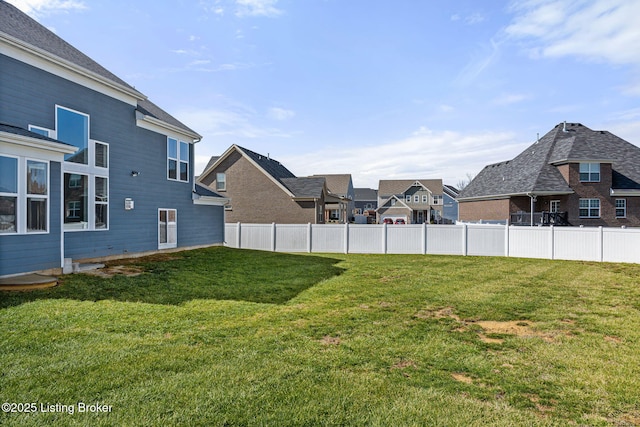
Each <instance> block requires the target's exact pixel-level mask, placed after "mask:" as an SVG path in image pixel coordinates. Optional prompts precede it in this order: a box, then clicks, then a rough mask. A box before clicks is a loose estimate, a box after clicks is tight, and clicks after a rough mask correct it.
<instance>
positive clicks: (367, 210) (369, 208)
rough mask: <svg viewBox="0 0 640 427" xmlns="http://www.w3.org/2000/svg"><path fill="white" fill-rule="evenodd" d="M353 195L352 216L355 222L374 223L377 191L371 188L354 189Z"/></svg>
mask: <svg viewBox="0 0 640 427" xmlns="http://www.w3.org/2000/svg"><path fill="white" fill-rule="evenodd" d="M354 194H355V199H354V209H353V215H354V217H355V220H356V222H362V223H369V224H371V223H375V222H376V208H377V207H378V191H377V190H374V189H373V188H355V189H354Z"/></svg>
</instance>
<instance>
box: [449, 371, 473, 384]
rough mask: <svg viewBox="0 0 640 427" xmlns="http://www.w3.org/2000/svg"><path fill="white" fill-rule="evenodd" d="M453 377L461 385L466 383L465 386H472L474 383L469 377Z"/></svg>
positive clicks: (457, 374)
mask: <svg viewBox="0 0 640 427" xmlns="http://www.w3.org/2000/svg"><path fill="white" fill-rule="evenodd" d="M451 376H452V377H453V379H454V380H456V381H458V382H461V383H465V384H472V383H473V378H471V377H470V376H468V375H465V374H460V373H453V374H451Z"/></svg>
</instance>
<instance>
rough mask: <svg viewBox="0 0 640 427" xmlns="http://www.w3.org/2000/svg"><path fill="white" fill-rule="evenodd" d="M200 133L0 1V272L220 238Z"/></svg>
mask: <svg viewBox="0 0 640 427" xmlns="http://www.w3.org/2000/svg"><path fill="white" fill-rule="evenodd" d="M200 139H201V136H200V135H199V134H198V133H197V132H195V131H193V130H192V129H190V128H189V127H187V126H186V125H184V124H183V123H181V122H180V121H178V120H177V119H175V118H174V117H172V116H171V115H170V114H168V113H167V112H165V111H164V110H162V109H161V108H160V107H158V106H156V105H155V104H153V103H152V102H150V101H149V100H148V99H147V97H146V96H145V95H144V94H142V93H140V92H139V91H137V90H136V89H135V88H133V87H132V86H130V85H128V84H127V83H126V82H124V81H123V80H121V79H119V78H118V77H117V76H115V75H113V74H112V73H110V72H109V71H108V70H106V69H105V68H103V67H102V66H100V65H99V64H97V63H96V62H95V61H93V60H92V59H91V58H89V57H88V56H86V55H84V54H83V53H81V52H80V51H78V50H77V49H75V48H74V47H73V46H71V45H69V44H68V43H66V42H65V41H64V40H62V39H61V38H59V37H58V36H56V35H55V34H53V33H52V32H51V31H49V30H47V29H46V28H45V27H43V26H42V25H40V24H39V23H37V22H36V21H34V20H33V19H31V18H30V17H28V16H27V15H25V14H24V13H22V12H21V11H19V10H18V9H17V8H15V7H14V6H12V5H10V4H8V3H6V2H5V1H3V0H0V277H3V276H11V275H16V274H21V273H27V272H34V271H43V270H58V269H61V268H62V267H63V265H64V259H65V258H71V259H73V260H74V261H81V260H87V259H101V258H102V259H105V258H109V257H119V256H129V255H133V254H140V253H150V252H154V251H158V250H163V249H173V248H189V247H199V246H208V245H216V244H222V243H223V241H224V204H225V203H227V202H228V200H227V199H225V198H223V197H221V196H219V195H218V194H216V193H214V192H212V191H211V190H209V189H207V188H205V187H202V186H200V185H199V184H196V182H195V180H194V171H193V166H194V144H195V143H197V142H199V141H200Z"/></svg>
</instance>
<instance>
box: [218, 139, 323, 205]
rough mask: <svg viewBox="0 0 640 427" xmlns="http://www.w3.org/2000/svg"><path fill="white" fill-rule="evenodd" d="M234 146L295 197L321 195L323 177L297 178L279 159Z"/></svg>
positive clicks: (317, 196) (315, 196) (318, 196)
mask: <svg viewBox="0 0 640 427" xmlns="http://www.w3.org/2000/svg"><path fill="white" fill-rule="evenodd" d="M236 147H237V148H238V149H239V150H241V151H243V152H244V153H245V154H246V155H247V156H249V158H251V160H253V161H254V162H255V163H257V164H258V166H259V167H260V168H261V169H262V170H264V171H265V172H266V173H267V174H269V175H271V176H272V177H273V178H274V179H275V180H277V181H279V182H280V183H281V184H282V185H284V186H285V187H286V188H287V189H288V190H289V191H290V192H291V193H292V194H293V195H294V196H295V197H303V198H320V197H322V192H323V191H324V188H325V179H324V178H323V177H302V178H298V177H296V176H295V175H294V174H293V173H292V172H291V171H290V170H289V169H287V168H286V167H284V165H283V164H282V163H280V162H279V161H277V160H274V159H272V158H271V157H269V156H265V155H262V154H259V153H256V152H255V151H251V150H249V149H246V148H244V147H240V146H238V145H236ZM214 163H215V162H214Z"/></svg>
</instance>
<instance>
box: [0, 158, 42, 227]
mask: <svg viewBox="0 0 640 427" xmlns="http://www.w3.org/2000/svg"><path fill="white" fill-rule="evenodd" d="M0 155H1V156H2V157H8V158H12V159H16V160H17V164H18V169H17V174H18V176H17V179H18V181H17V184H18V188H17V193H0V196H2V197H15V198H16V231H11V232H6V233H0V236H15V235H24V234H28V235H32V234H49V232H50V230H51V202H50V194H51V163H50V162H49V160H44V159H39V158H36V157H26V156H14V155H11V154H5V153H1V154H0ZM28 161H33V162H38V163H44V164H46V165H47V194H46V195H43V194H33V195H30V194H28V193H27V162H28ZM28 199H45V200H46V201H47V229H46V230H37V231H28V230H27V202H28Z"/></svg>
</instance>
